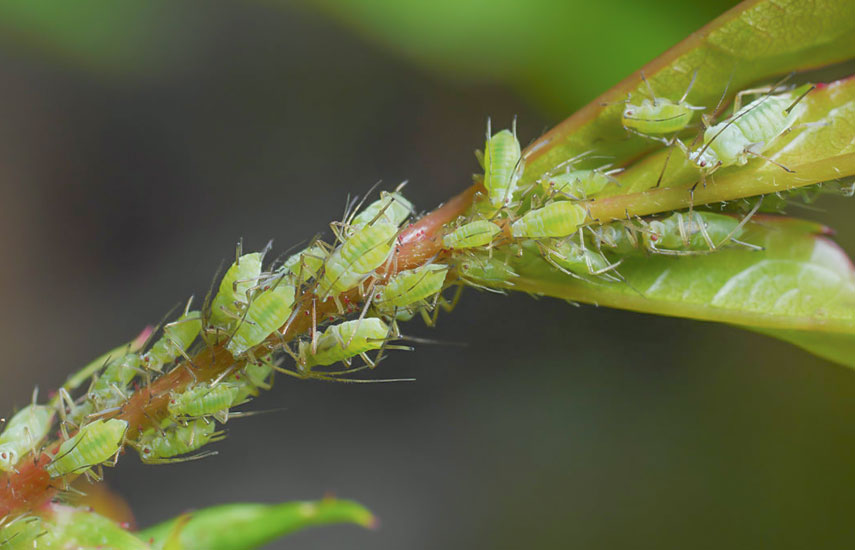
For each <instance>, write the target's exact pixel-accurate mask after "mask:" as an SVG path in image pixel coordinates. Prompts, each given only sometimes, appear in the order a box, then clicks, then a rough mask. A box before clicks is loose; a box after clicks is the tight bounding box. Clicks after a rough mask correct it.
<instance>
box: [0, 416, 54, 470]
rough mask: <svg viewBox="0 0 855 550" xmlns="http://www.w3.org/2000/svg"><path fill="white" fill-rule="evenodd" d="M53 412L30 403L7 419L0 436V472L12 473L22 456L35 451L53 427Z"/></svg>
mask: <svg viewBox="0 0 855 550" xmlns="http://www.w3.org/2000/svg"><path fill="white" fill-rule="evenodd" d="M53 417H54V410H53V408H51V407H48V406H46V405H37V404H35V403H32V404H30V405H27V406H26V407H24V408H23V409H21V410H20V411H18V412H17V413H15V416H13V417H12V418H10V419H9V422H7V423H6V428H5V429H4V430H3V434H2V435H0V471H5V472H9V471H13V470H14V469H15V465H16V464H17V463H18V461H19V460H20V459H21V458H23V457H24V455H26V454H28V453H30V452H33V451H35V450H36V449H37V448H38V447H39V445H40V444H41V442H42V440H43V439H44V438H45V437H47V435H48V433H49V432H50V429H51V426H52V425H53Z"/></svg>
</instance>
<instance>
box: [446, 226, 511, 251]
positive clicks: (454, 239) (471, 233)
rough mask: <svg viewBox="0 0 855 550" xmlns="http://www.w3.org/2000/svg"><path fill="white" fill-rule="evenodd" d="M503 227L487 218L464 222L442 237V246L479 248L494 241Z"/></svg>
mask: <svg viewBox="0 0 855 550" xmlns="http://www.w3.org/2000/svg"><path fill="white" fill-rule="evenodd" d="M501 232H502V228H500V227H499V226H498V225H496V224H494V223H493V222H491V221H487V220H478V221H474V222H469V223H467V224H463V225H461V226H460V227H458V228H457V229H455V230H454V231H451V232H450V233H447V234H445V235H444V236H443V237H442V247H443V248H447V249H451V250H463V249H466V248H478V247H481V246H487V245H488V244H490V243H492V242H493V239H495V238H496V235H498V234H499V233H501Z"/></svg>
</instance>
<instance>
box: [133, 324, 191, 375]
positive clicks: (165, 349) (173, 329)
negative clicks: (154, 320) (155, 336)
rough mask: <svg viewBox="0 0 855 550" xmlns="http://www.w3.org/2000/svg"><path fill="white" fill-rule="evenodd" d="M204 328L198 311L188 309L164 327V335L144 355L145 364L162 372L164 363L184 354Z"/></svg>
mask: <svg viewBox="0 0 855 550" xmlns="http://www.w3.org/2000/svg"><path fill="white" fill-rule="evenodd" d="M201 330H202V317H201V314H200V313H199V312H198V311H188V312H186V313H184V315H182V316H181V317H179V318H178V320H176V321H173V322H171V323H168V324H167V325H165V326H164V327H163V335H162V336H161V337H160V339H159V340H158V341H157V342H155V343H154V344H153V345H152V346H151V349H149V350H148V351H147V352H145V353H144V354H143V356H142V363H143V366H144V367H145V368H147V369H150V370H154V371H157V372H160V371H161V369H162V368H163V365H165V364H167V363H171V362H172V361H174V360H175V359H177V358H178V357H181V356H183V355H184V353H185V352H186V351H187V349H188V348H189V347H190V345H191V344H193V342H194V341H195V340H196V337H197V336H199V332H200V331H201Z"/></svg>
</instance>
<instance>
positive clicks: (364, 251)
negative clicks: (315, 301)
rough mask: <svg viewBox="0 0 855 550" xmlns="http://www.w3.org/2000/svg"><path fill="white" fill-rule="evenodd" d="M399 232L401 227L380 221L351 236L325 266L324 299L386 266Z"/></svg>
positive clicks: (320, 291)
mask: <svg viewBox="0 0 855 550" xmlns="http://www.w3.org/2000/svg"><path fill="white" fill-rule="evenodd" d="M397 233H398V228H397V226H394V225H391V224H388V223H385V222H377V223H375V224H373V225H368V226H366V227H363V228H362V229H360V230H359V231H357V232H356V233H354V234H353V235H351V236H350V237H348V239H347V240H346V241H344V243H342V245H341V246H339V247H338V248H337V249H336V250H335V251H333V253H332V254H330V257H329V259H328V260H327V262H326V264H325V266H324V275H323V277H322V278H321V281H320V284H319V288H318V295H319V296H320V297H321V299H322V300H324V299H326V298H327V297H329V296H330V295H331V294H339V293H341V292H345V291H347V290H350V289H351V288H353V287H355V286H356V285H358V284H359V282H360V281H361V280H362V279H363V278H365V276H366V275H368V274H370V273H371V272H372V271H374V270H375V269H377V268H378V267H380V266H381V265H383V263H384V262H385V261H386V259H387V258H388V257H389V252H391V250H392V244H393V240H394V238H395V235H396V234H397Z"/></svg>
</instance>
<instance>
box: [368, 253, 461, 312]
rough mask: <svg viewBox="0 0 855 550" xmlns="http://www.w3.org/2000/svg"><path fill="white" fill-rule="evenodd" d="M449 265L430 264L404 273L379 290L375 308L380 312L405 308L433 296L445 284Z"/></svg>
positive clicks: (375, 299) (376, 295)
mask: <svg viewBox="0 0 855 550" xmlns="http://www.w3.org/2000/svg"><path fill="white" fill-rule="evenodd" d="M447 273H448V266H447V265H440V264H429V265H427V266H425V267H422V268H419V269H411V270H408V271H402V272H400V273H398V274H397V275H395V276H394V277H393V278H392V279H391V280H390V281H389V282H388V283H387V284H386V285H384V286H382V287H378V288H377V292H376V294H375V298H374V307H375V308H377V309H378V310H380V311H388V310H390V309H394V308H404V307H407V306H409V305H411V304H414V303H416V302H418V301H420V300H424V299H425V298H428V297H430V296H433V295H434V294H436V293H437V292H439V291H440V290H442V286H443V285H444V284H445V276H446V274H447Z"/></svg>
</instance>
